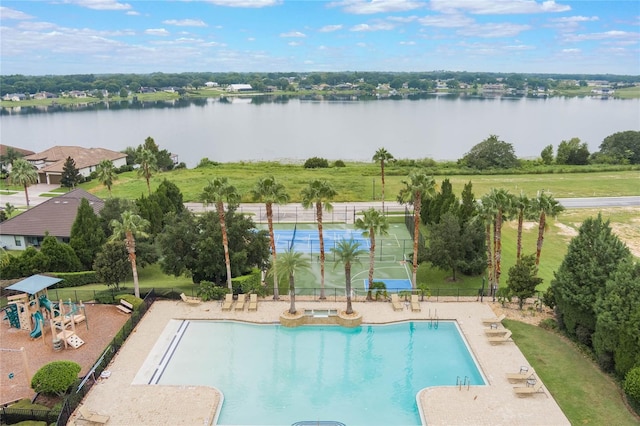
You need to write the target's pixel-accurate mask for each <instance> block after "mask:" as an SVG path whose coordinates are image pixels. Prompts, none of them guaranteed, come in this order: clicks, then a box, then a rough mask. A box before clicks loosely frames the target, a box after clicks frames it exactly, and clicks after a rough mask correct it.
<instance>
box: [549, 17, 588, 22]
mask: <svg viewBox="0 0 640 426" xmlns="http://www.w3.org/2000/svg"><path fill="white" fill-rule="evenodd" d="M598 19H599V18H598V17H597V16H564V17H562V18H551V19H549V21H551V22H559V23H574V22H576V23H577V22H589V21H597V20H598Z"/></svg>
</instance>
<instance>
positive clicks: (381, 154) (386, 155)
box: [371, 148, 393, 213]
mask: <svg viewBox="0 0 640 426" xmlns="http://www.w3.org/2000/svg"><path fill="white" fill-rule="evenodd" d="M371 159H372V160H373V161H376V162H379V163H380V177H381V179H382V212H383V213H384V163H385V161H390V160H393V155H391V153H390V152H389V151H387V150H386V149H384V148H378V150H377V151H376V153H375V154H373V157H372V158H371Z"/></svg>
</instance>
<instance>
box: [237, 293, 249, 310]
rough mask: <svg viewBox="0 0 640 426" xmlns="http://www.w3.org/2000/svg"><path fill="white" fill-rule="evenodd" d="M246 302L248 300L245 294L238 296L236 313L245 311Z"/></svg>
mask: <svg viewBox="0 0 640 426" xmlns="http://www.w3.org/2000/svg"><path fill="white" fill-rule="evenodd" d="M245 300H247V299H246V295H245V294H239V295H238V301H237V302H236V307H235V310H236V311H244V302H245Z"/></svg>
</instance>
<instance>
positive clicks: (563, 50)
mask: <svg viewBox="0 0 640 426" xmlns="http://www.w3.org/2000/svg"><path fill="white" fill-rule="evenodd" d="M580 52H582V51H581V50H580V49H562V53H570V54H574V53H580Z"/></svg>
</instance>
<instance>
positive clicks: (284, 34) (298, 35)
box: [280, 31, 307, 38]
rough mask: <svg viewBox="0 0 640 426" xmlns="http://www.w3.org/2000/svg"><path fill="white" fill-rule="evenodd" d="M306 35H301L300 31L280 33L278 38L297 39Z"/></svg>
mask: <svg viewBox="0 0 640 426" xmlns="http://www.w3.org/2000/svg"><path fill="white" fill-rule="evenodd" d="M306 36H307V35H306V34H304V33H301V32H300V31H291V32H288V33H281V34H280V37H285V38H291V37H297V38H304V37H306Z"/></svg>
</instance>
